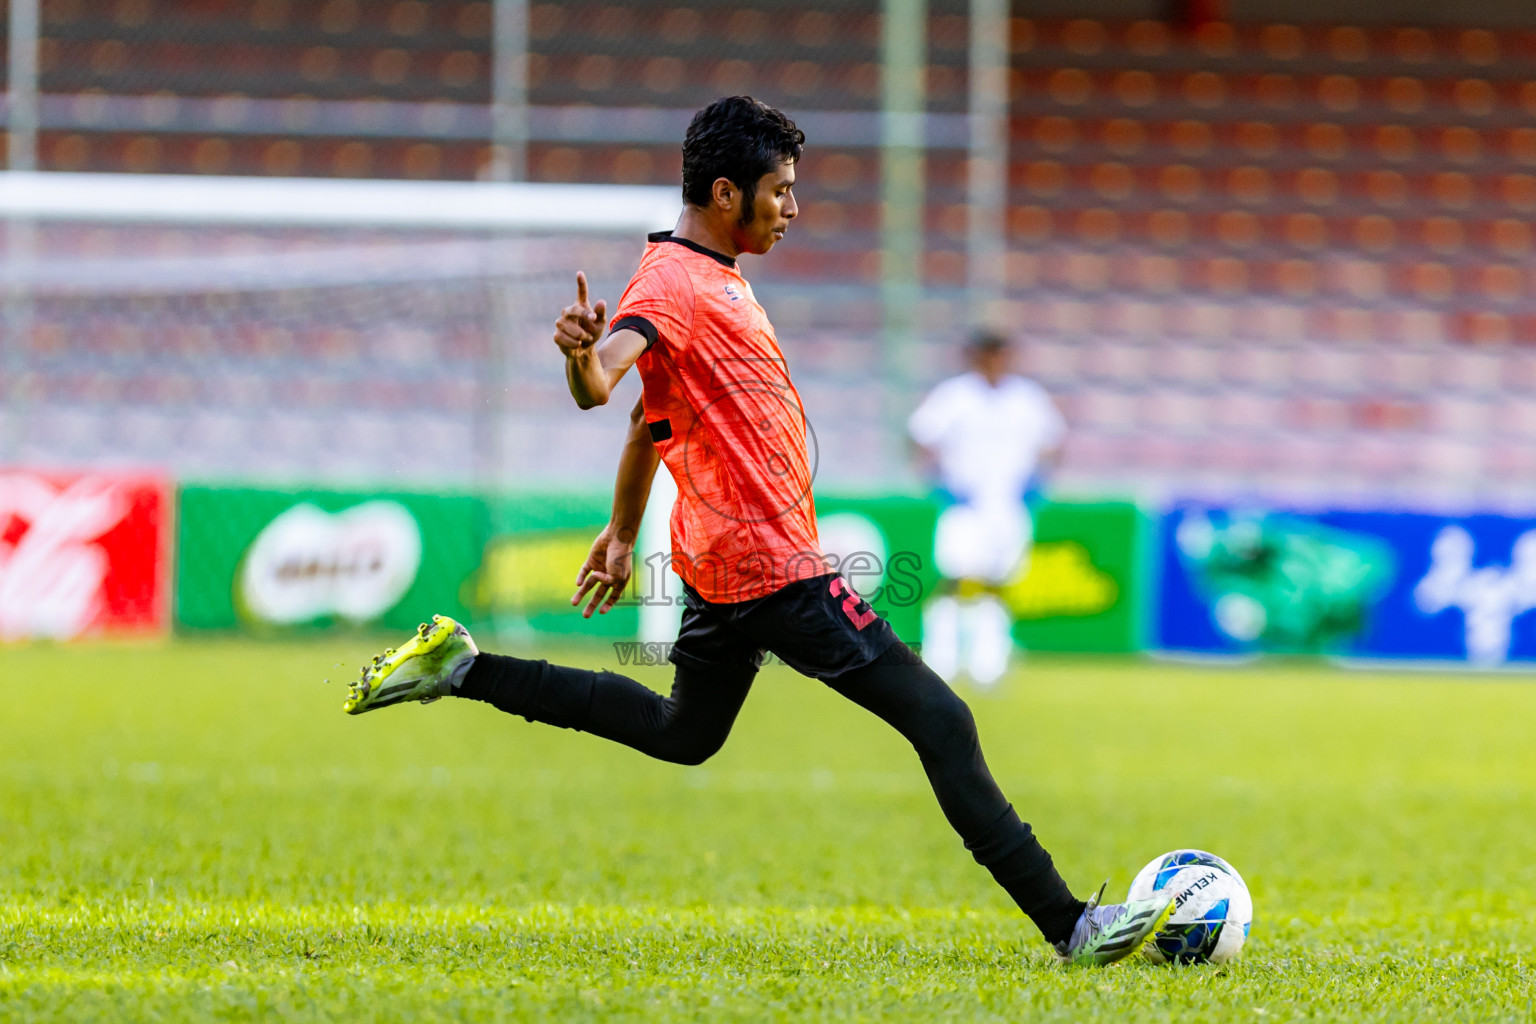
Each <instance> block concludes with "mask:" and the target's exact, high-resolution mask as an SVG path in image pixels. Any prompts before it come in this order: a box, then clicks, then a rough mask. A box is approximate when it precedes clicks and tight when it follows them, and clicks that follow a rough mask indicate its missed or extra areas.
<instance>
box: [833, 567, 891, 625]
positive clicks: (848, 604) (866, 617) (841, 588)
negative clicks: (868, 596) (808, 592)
mask: <svg viewBox="0 0 1536 1024" xmlns="http://www.w3.org/2000/svg"><path fill="white" fill-rule="evenodd" d="M831 590H832V596H833V597H842V595H844V594H847V595H848V596H847V597H843V614H844V615H847V616H848V621H849V622H851V623H853V628H854V629H863V628H864V627H865V626H867V625H869V624H870V623H871V622H874V621H875V619H877V618H879V616H877V615H876V614H875V610H874V609H873V608H866V609H865V610H864V611H863V612H860V611H859V605H860V604H862V603H863V602H864V599H863V598H862V597H860V596H859V595H858V594H855V593H854V592H853V588H852V587H850V586H849V585H848V584H846V583H844V582H843V578H842V577H841V576H833V577H832V587H831Z"/></svg>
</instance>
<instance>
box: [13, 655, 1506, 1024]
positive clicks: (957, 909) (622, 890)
mask: <svg viewBox="0 0 1536 1024" xmlns="http://www.w3.org/2000/svg"><path fill="white" fill-rule="evenodd" d="M372 643H373V640H372V639H371V638H359V637H348V638H342V639H331V640H325V641H313V642H308V643H303V644H270V645H261V644H257V643H253V642H243V641H241V642H237V641H207V642H179V643H174V644H167V645H164V646H118V645H108V644H99V645H87V646H80V647H68V648H52V647H47V646H35V647H19V648H18V647H10V648H0V1020H4V1021H28V1020H39V1021H43V1020H46V1021H52V1020H102V1021H124V1020H155V1021H177V1020H199V1021H202V1020H242V1019H260V1020H283V1021H286V1020H336V1021H428V1020H439V1019H444V1020H446V1019H475V1020H539V1019H559V1020H582V1019H605V1020H606V1019H619V1020H622V1019H628V1020H647V1021H650V1020H701V1021H719V1020H732V1019H743V1020H747V1019H750V1020H758V1019H769V1020H843V1019H848V1020H854V1019H866V1020H879V1019H909V1020H922V1021H928V1020H935V1019H940V1018H942V1019H953V1020H996V1021H1023V1020H1062V1021H1083V1020H1114V1021H1124V1020H1169V1021H1173V1020H1177V1021H1180V1022H1189V1021H1275V1020H1290V1019H1299V1018H1320V1019H1340V1020H1352V1021H1355V1020H1361V1021H1374V1020H1405V1021H1407V1020H1427V1019H1434V1020H1436V1021H1462V1020H1466V1021H1472V1020H1478V1021H1481V1020H1493V1019H1501V1020H1523V1021H1530V1020H1533V1019H1536V1009H1533V992H1536V985H1533V975H1536V968H1533V961H1536V686H1532V685H1530V684H1529V683H1527V682H1523V681H1520V680H1519V679H1517V678H1514V677H1497V678H1485V679H1474V678H1471V677H1465V678H1460V679H1452V678H1441V677H1431V676H1425V675H1400V676H1387V675H1374V674H1362V675H1350V674H1345V673H1341V672H1338V671H1334V670H1330V669H1327V668H1324V667H1318V666H1307V665H1295V666H1278V667H1257V668H1252V669H1248V670H1229V669H1220V670H1218V669H1212V668H1190V667H1183V666H1168V665H1148V664H1143V663H1139V662H1132V661H1114V660H1086V661H1071V660H1046V659H1035V660H1032V661H1030V662H1027V663H1026V664H1025V665H1023V666H1022V667H1021V669H1020V670H1019V671H1016V672H1015V673H1014V674H1013V675H1012V676H1011V677H1010V678H1009V679H1008V680H1007V682H1006V685H1005V687H1004V689H1003V690H1002V692H1001V693H999V694H997V695H986V696H977V695H974V694H969V693H968V696H971V698H972V699H971V703H972V706H973V708H975V710H976V712H977V717H978V719H979V720H980V723H981V729H982V737H983V742H984V744H985V747H986V750H987V752H988V755H989V758H990V760H991V763H992V766H993V769H994V771H995V773H996V774H997V776H998V777H999V779H1000V781H1001V782H1002V783H1003V786H1004V788H1005V789H1006V790H1007V791H1008V793H1009V795H1010V797H1011V798H1012V799H1013V800H1014V801H1015V803H1016V804H1017V805H1018V806H1019V808H1020V809H1021V811H1022V812H1023V814H1024V816H1025V818H1026V819H1027V820H1030V821H1031V822H1033V823H1034V825H1035V827H1036V829H1037V831H1038V832H1039V834H1040V835H1041V837H1042V839H1043V840H1044V842H1045V843H1046V845H1047V847H1048V848H1049V849H1051V850H1052V852H1053V853H1054V854H1055V856H1056V859H1057V862H1058V864H1059V865H1060V866H1061V867H1062V869H1063V872H1064V873H1065V874H1066V876H1067V878H1068V880H1069V881H1070V882H1071V883H1072V885H1073V886H1074V888H1075V889H1076V890H1077V891H1078V892H1079V893H1081V894H1086V893H1087V892H1089V891H1090V890H1091V889H1092V888H1094V887H1096V886H1097V885H1098V883H1099V882H1100V881H1102V880H1103V879H1104V878H1105V877H1106V876H1108V877H1109V878H1110V880H1111V891H1112V892H1114V891H1116V890H1118V891H1119V892H1122V893H1123V892H1124V889H1125V886H1126V885H1127V884H1128V883H1129V881H1130V878H1131V875H1132V874H1133V873H1134V872H1135V871H1136V870H1137V869H1138V868H1139V867H1140V866H1141V865H1142V864H1143V863H1144V862H1146V861H1147V860H1149V859H1150V858H1151V857H1152V856H1154V855H1155V854H1158V853H1160V852H1163V851H1164V850H1167V849H1171V848H1175V847H1180V846H1197V847H1203V848H1207V849H1210V850H1213V851H1215V852H1217V853H1219V854H1221V855H1222V856H1225V857H1226V858H1228V859H1229V860H1231V861H1232V862H1233V863H1234V864H1236V865H1237V867H1238V868H1239V870H1241V871H1242V872H1243V873H1244V875H1245V876H1246V878H1247V879H1248V882H1249V885H1250V887H1251V888H1252V890H1253V895H1254V899H1255V904H1256V920H1255V924H1254V929H1253V935H1252V938H1251V940H1250V943H1249V946H1248V948H1247V950H1246V951H1245V953H1244V955H1243V957H1242V958H1241V959H1240V960H1239V961H1238V962H1236V963H1235V964H1232V965H1228V966H1227V967H1225V968H1222V969H1218V968H1213V967H1193V968H1176V967H1175V968H1170V967H1157V966H1152V965H1148V964H1143V963H1140V962H1137V963H1129V964H1121V965H1118V966H1115V967H1112V968H1108V969H1101V970H1094V969H1069V968H1064V967H1061V966H1058V965H1057V964H1056V963H1055V962H1054V961H1053V960H1052V958H1051V957H1050V956H1049V955H1048V950H1047V949H1046V947H1045V945H1044V944H1043V943H1042V942H1041V941H1040V940H1039V938H1038V936H1037V935H1036V934H1035V933H1034V932H1033V930H1032V928H1031V927H1030V925H1029V924H1028V922H1027V921H1025V920H1023V919H1022V918H1021V917H1020V916H1019V915H1018V914H1017V912H1016V911H1015V910H1013V909H1012V907H1011V905H1010V904H1009V903H1008V902H1007V900H1006V898H1005V897H1004V895H1003V894H1002V893H1001V892H1000V891H999V890H997V889H996V888H995V887H994V886H993V884H992V882H991V880H990V879H989V878H988V877H987V876H986V874H985V873H984V872H983V871H982V870H981V869H980V868H979V867H977V866H976V865H975V864H974V863H973V862H972V861H971V860H970V858H969V856H968V855H967V854H966V852H965V851H964V850H963V849H962V848H961V847H960V845H959V843H958V841H957V840H956V839H955V837H954V835H953V834H952V833H951V832H950V830H949V828H948V827H947V826H946V825H945V823H944V821H943V819H942V817H941V816H940V814H939V812H938V809H937V806H936V805H935V804H934V802H933V799H932V797H931V795H930V793H929V791H928V788H927V785H926V783H925V780H924V778H923V775H922V773H921V771H920V770H919V767H918V765H917V762H916V759H915V757H914V755H913V754H912V752H911V750H910V748H908V747H906V746H905V744H904V743H903V742H902V741H901V740H900V739H899V738H898V737H897V736H895V735H894V734H892V733H889V732H888V731H887V730H886V729H885V727H884V726H882V725H881V724H880V723H879V722H877V721H875V720H873V719H871V718H868V717H866V716H865V715H864V713H863V712H861V711H859V710H858V709H857V708H855V707H852V706H851V705H846V704H844V703H843V702H842V701H841V700H840V698H838V697H837V696H836V695H835V694H833V693H831V692H830V691H827V690H825V689H824V688H822V687H821V686H820V685H818V684H816V683H814V682H812V681H810V680H806V679H803V678H801V677H798V676H795V675H793V674H792V673H790V672H789V671H788V670H786V669H783V668H772V669H769V670H765V672H764V673H763V675H762V676H760V677H759V682H758V684H757V687H756V690H755V692H754V693H753V695H752V697H751V699H750V700H749V701H748V702H747V706H746V708H745V710H744V712H743V714H742V718H741V720H740V722H739V724H738V726H737V729H736V733H735V735H734V736H733V737H732V739H731V742H729V743H728V744H727V745H726V748H725V750H724V751H722V752H721V753H720V754H719V755H718V756H717V757H716V758H715V759H714V760H712V761H711V762H709V763H708V764H707V765H705V766H703V767H700V768H679V767H674V766H670V765H665V764H660V763H655V762H651V761H648V760H646V759H645V758H643V757H641V756H639V755H637V754H635V753H633V752H631V751H628V750H625V749H623V748H620V747H616V746H609V745H607V744H605V743H603V742H601V741H599V740H596V739H594V738H592V737H589V736H583V735H580V734H576V733H571V732H565V731H559V730H555V729H551V728H548V727H545V726H536V725H530V724H528V723H526V722H523V721H522V720H521V719H514V718H511V717H509V716H506V715H502V714H500V713H498V712H496V711H494V710H492V709H490V708H488V707H485V706H483V705H477V704H471V703H469V702H460V701H443V702H441V703H439V704H435V705H432V706H429V707H417V706H405V707H400V708H392V709H388V710H384V711H380V712H377V713H374V714H369V715H365V716H363V717H361V718H356V719H352V718H348V717H346V716H344V715H343V714H342V713H341V712H340V710H339V708H340V704H341V701H342V698H343V695H344V691H345V685H344V684H345V680H346V678H347V677H348V676H349V675H350V673H351V672H352V671H355V669H356V666H357V665H358V664H360V662H361V660H362V659H363V657H364V656H365V655H366V654H367V653H369V651H370V648H371V646H372ZM566 653H567V654H568V655H570V652H566ZM603 653H605V652H600V651H598V650H596V649H593V648H589V649H586V650H585V651H578V652H576V653H575V654H574V655H570V656H571V657H574V658H576V659H579V660H581V661H583V662H585V663H587V664H591V665H599V664H604V663H607V664H610V665H612V664H613V659H612V657H611V655H609V656H608V657H606V658H604V657H603V656H602V655H603ZM338 663H339V664H340V667H333V666H336V665H338ZM635 671H637V672H638V674H640V675H641V677H642V678H643V679H644V680H645V681H646V682H648V683H649V684H651V685H653V686H657V687H658V688H660V687H662V686H663V685H664V684H665V683H666V681H667V677H666V675H665V673H664V672H663V670H660V669H642V670H635ZM326 676H329V677H330V678H331V680H332V682H331V683H330V685H329V686H325V685H322V683H321V679H322V678H323V677H326Z"/></svg>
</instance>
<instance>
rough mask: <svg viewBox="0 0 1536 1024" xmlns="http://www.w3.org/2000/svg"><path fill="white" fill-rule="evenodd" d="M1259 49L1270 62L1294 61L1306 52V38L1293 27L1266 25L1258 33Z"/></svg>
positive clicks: (1299, 30)
mask: <svg viewBox="0 0 1536 1024" xmlns="http://www.w3.org/2000/svg"><path fill="white" fill-rule="evenodd" d="M1259 48H1260V49H1262V50H1263V51H1264V55H1265V56H1266V57H1268V58H1270V59H1271V60H1296V59H1297V58H1299V57H1301V56H1302V54H1304V53H1305V52H1306V50H1307V37H1306V35H1305V34H1304V33H1303V32H1302V31H1301V29H1299V28H1297V27H1296V26H1295V25H1266V26H1264V28H1263V29H1262V30H1261V31H1260V32H1259Z"/></svg>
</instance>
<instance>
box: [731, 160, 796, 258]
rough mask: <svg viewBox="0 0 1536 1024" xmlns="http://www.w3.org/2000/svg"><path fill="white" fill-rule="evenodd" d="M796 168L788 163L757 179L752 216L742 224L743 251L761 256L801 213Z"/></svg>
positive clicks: (740, 229)
mask: <svg viewBox="0 0 1536 1024" xmlns="http://www.w3.org/2000/svg"><path fill="white" fill-rule="evenodd" d="M794 189H795V165H794V164H793V163H791V162H789V161H785V162H784V163H781V164H779V166H778V167H777V168H776V169H774V170H772V171H769V172H768V173H767V174H765V175H763V176H762V177H761V178H759V179H758V180H757V195H756V196H755V197H753V201H752V210H751V216H750V217H748V218H746V219H745V221H744V222H742V223H740V224H739V225H738V227H737V230H738V231H740V232H741V236H742V237H741V238H740V239H739V243H740V244H739V246H738V247H739V248H740V249H741V251H742V252H750V253H755V254H757V255H762V254H763V253H765V252H767V251H768V250H769V249H772V248H773V245H774V243H775V242H777V241H778V240H779V239H781V238H783V237H784V232H786V231H788V230H789V222H790V221H792V220H794V219H795V217H796V216H797V215H798V214H799V213H800V206H799V204H798V203H796V202H795V192H794Z"/></svg>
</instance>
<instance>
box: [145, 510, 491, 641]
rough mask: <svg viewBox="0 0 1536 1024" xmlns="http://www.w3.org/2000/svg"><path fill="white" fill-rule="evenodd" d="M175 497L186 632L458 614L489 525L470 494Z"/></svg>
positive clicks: (400, 624)
mask: <svg viewBox="0 0 1536 1024" xmlns="http://www.w3.org/2000/svg"><path fill="white" fill-rule="evenodd" d="M180 506H181V507H180V515H179V524H180V525H179V534H178V551H177V571H176V624H177V626H178V628H181V629H184V630H215V629H237V628H244V629H254V630H262V631H270V630H282V629H304V628H314V627H321V626H328V625H335V624H349V625H358V626H363V625H366V626H380V627H384V628H388V629H414V628H415V627H416V624H417V623H418V622H421V621H423V620H425V619H427V618H429V617H430V616H431V615H432V614H433V613H442V614H445V615H452V616H454V617H459V618H461V617H464V616H466V614H467V613H468V612H469V608H468V606H467V605H466V604H465V603H464V601H463V599H462V593H461V592H462V589H463V584H464V581H465V580H466V579H468V578H469V577H470V576H471V574H472V573H473V572H474V571H475V569H476V567H477V566H479V564H480V560H481V552H482V549H483V548H484V546H485V542H486V538H487V536H488V533H489V528H488V527H489V524H488V520H487V512H486V507H485V503H484V502H482V501H481V500H480V499H479V498H475V497H470V496H465V495H430V494H406V493H397V492H365V491H339V490H291V491H284V490H268V489H258V488H250V487H210V486H187V487H183V488H182V489H181V492H180Z"/></svg>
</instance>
